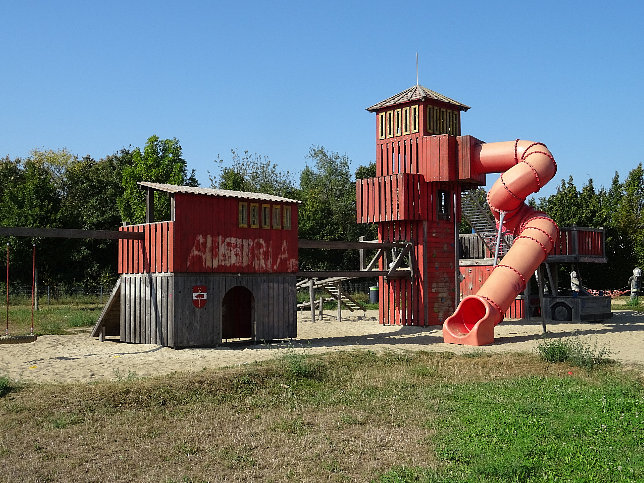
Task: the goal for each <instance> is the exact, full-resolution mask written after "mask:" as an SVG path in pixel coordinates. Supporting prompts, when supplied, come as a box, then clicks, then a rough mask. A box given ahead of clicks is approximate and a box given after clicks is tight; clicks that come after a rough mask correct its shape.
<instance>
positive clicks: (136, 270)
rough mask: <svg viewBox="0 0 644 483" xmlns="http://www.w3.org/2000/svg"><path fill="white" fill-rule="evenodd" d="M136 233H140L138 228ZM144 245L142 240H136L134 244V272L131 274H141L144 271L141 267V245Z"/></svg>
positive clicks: (135, 228) (135, 229)
mask: <svg viewBox="0 0 644 483" xmlns="http://www.w3.org/2000/svg"><path fill="white" fill-rule="evenodd" d="M134 231H136V232H137V233H138V231H139V227H138V226H137V227H134ZM142 243H143V242H142V240H136V241H135V242H134V244H133V245H134V246H133V247H132V252H133V254H134V259H133V260H132V272H130V273H141V272H142V270H141V265H142V264H140V263H139V260H141V251H142V247H141V244H142Z"/></svg>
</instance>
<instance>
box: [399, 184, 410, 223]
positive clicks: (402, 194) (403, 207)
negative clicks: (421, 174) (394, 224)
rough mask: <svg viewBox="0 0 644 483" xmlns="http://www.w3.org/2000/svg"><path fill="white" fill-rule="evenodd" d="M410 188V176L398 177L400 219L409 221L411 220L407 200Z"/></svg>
mask: <svg viewBox="0 0 644 483" xmlns="http://www.w3.org/2000/svg"><path fill="white" fill-rule="evenodd" d="M408 186H409V176H405V175H400V176H398V202H399V205H398V210H399V219H401V220H407V219H409V210H408V209H407V199H408V190H409V188H408Z"/></svg>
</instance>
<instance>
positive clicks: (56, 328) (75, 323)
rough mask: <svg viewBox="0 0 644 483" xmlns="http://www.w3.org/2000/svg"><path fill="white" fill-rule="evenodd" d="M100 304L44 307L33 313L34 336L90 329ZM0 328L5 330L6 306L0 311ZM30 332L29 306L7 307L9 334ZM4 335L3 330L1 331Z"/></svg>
mask: <svg viewBox="0 0 644 483" xmlns="http://www.w3.org/2000/svg"><path fill="white" fill-rule="evenodd" d="M102 308H103V307H102V305H100V304H84V305H80V304H74V305H44V306H41V307H40V310H37V311H34V334H36V335H63V334H69V333H70V332H72V331H73V329H77V328H81V327H92V326H93V325H94V324H95V323H96V320H97V319H98V316H99V315H100V313H101V310H102ZM0 321H1V322H0V327H2V329H6V327H7V315H6V306H4V307H2V308H1V309H0ZM30 332H31V306H24V305H15V306H10V307H9V334H10V335H26V334H29V333H30ZM2 333H3V334H4V330H3V331H2Z"/></svg>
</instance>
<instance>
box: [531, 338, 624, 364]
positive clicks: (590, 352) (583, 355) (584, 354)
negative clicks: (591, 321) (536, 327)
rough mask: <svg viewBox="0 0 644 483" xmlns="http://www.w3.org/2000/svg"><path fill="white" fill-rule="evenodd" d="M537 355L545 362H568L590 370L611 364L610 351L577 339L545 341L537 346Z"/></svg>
mask: <svg viewBox="0 0 644 483" xmlns="http://www.w3.org/2000/svg"><path fill="white" fill-rule="evenodd" d="M537 353H538V354H539V356H540V357H541V358H542V359H543V360H544V361H547V362H568V363H570V364H572V365H573V366H577V367H581V368H584V369H587V370H592V369H594V368H595V367H596V366H598V365H600V364H607V363H608V362H612V361H611V360H610V359H608V356H609V355H610V350H609V349H607V348H605V347H601V348H598V347H597V345H596V344H595V345H594V346H589V345H588V344H585V343H584V342H582V341H580V340H579V339H574V338H568V339H546V340H544V341H543V342H541V343H540V344H539V345H538V346H537Z"/></svg>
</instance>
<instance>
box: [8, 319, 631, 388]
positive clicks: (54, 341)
mask: <svg viewBox="0 0 644 483" xmlns="http://www.w3.org/2000/svg"><path fill="white" fill-rule="evenodd" d="M344 315H347V318H346V319H343V321H342V322H341V323H339V322H337V321H336V319H335V313H334V312H333V314H332V313H331V312H329V313H326V314H325V318H324V320H323V321H319V320H318V321H316V322H311V319H310V315H309V313H299V315H298V338H297V339H294V340H292V341H282V342H274V343H271V344H256V345H251V344H247V343H246V344H240V343H231V344H226V345H223V346H221V347H217V348H208V349H182V350H174V349H169V348H167V347H159V346H155V345H141V344H124V343H120V342H117V341H111V340H108V341H105V342H99V341H98V340H97V339H94V338H92V337H90V336H89V329H88V330H86V331H82V332H79V333H78V334H75V335H65V336H53V335H49V336H41V337H39V338H38V339H37V340H36V341H35V342H31V343H26V344H13V345H0V376H8V377H10V378H12V379H14V380H22V381H34V382H89V381H98V380H118V379H126V378H132V377H145V376H153V375H158V374H168V373H171V372H175V371H199V370H201V369H203V368H218V367H226V366H236V365H241V364H247V363H251V362H255V361H262V360H266V359H270V358H274V357H279V356H281V355H283V354H287V353H289V351H291V352H292V351H296V352H305V353H310V354H317V353H322V352H329V351H338V350H350V349H365V350H373V351H384V350H412V351H413V350H427V351H450V352H455V353H464V352H471V351H483V352H531V351H533V350H534V348H535V347H536V346H537V344H538V343H539V341H540V340H541V336H542V328H541V324H540V323H539V322H531V323H527V322H524V321H504V322H503V323H502V324H500V325H499V326H497V327H496V330H495V337H496V342H495V343H494V344H493V345H490V346H484V347H479V348H476V347H464V346H456V345H449V344H444V343H443V337H442V331H441V327H440V326H436V327H429V328H417V327H400V326H382V325H380V324H378V319H377V317H378V313H377V312H376V311H369V312H367V313H366V316H365V315H363V313H362V312H360V313H359V314H357V315H349V314H348V313H347V314H344V313H343V316H344ZM548 332H549V335H550V336H551V337H569V336H577V337H580V338H581V339H582V340H583V341H584V342H587V343H589V344H590V345H591V346H592V345H593V344H597V346H598V347H606V348H608V349H610V351H611V357H612V358H613V359H615V360H618V361H620V362H622V363H623V364H625V365H626V366H629V367H634V368H637V369H638V370H640V371H644V314H638V313H633V312H628V311H624V312H616V313H614V315H613V318H611V319H609V320H607V321H606V322H602V323H584V324H570V323H553V324H549V325H548Z"/></svg>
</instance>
